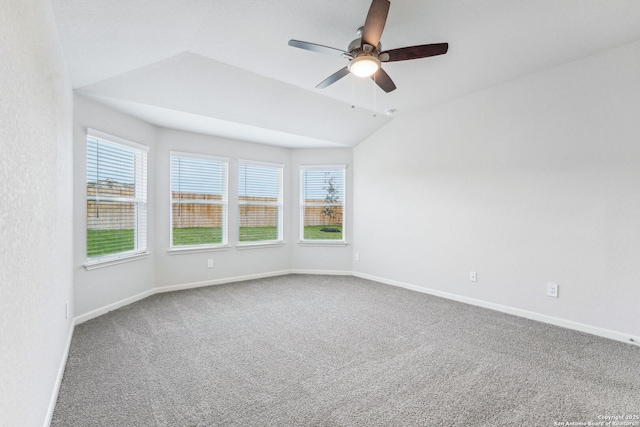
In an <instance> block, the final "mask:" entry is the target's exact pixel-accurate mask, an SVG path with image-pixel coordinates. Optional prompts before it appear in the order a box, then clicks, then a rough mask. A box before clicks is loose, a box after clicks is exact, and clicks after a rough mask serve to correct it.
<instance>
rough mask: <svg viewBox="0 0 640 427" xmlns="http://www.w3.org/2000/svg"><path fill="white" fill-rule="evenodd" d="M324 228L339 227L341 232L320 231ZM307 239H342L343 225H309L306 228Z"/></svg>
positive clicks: (305, 237) (305, 236) (305, 235)
mask: <svg viewBox="0 0 640 427" xmlns="http://www.w3.org/2000/svg"><path fill="white" fill-rule="evenodd" d="M322 228H337V229H339V230H340V232H339V233H328V232H326V231H320V230H321V229H322ZM304 239H305V240H342V227H339V226H334V225H308V226H306V227H305V228H304Z"/></svg>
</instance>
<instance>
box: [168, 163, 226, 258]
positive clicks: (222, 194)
mask: <svg viewBox="0 0 640 427" xmlns="http://www.w3.org/2000/svg"><path fill="white" fill-rule="evenodd" d="M227 170H228V162H227V161H226V160H221V159H214V158H205V157H203V156H198V157H190V156H188V155H179V154H175V153H174V154H173V155H172V156H171V246H172V247H188V246H202V245H225V244H227V241H228V239H227V236H228V232H227V227H228V221H227V212H228V198H227V191H228V190H227Z"/></svg>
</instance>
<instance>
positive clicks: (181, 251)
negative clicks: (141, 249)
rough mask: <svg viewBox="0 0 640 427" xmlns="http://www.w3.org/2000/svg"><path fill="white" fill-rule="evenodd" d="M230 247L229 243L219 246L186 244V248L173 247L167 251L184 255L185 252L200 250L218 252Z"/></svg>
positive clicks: (194, 252) (171, 253)
mask: <svg viewBox="0 0 640 427" xmlns="http://www.w3.org/2000/svg"><path fill="white" fill-rule="evenodd" d="M229 248H230V246H229V245H218V246H186V247H184V248H179V247H176V248H171V249H169V250H168V251H167V253H168V254H169V255H184V254H196V253H199V252H217V251H228V250H229Z"/></svg>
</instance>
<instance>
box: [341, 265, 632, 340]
mask: <svg viewBox="0 0 640 427" xmlns="http://www.w3.org/2000/svg"><path fill="white" fill-rule="evenodd" d="M352 274H353V275H354V276H355V277H360V278H362V279H367V280H373V281H374V282H380V283H384V284H386V285H392V286H398V287H400V288H405V289H409V290H412V291H416V292H421V293H423V294H429V295H434V296H437V297H442V298H446V299H450V300H453V301H458V302H463V303H465V304H470V305H475V306H478V307H483V308H488V309H490V310H495V311H500V312H502V313H507V314H512V315H514V316H519V317H524V318H526V319H531V320H537V321H539V322H543V323H548V324H551V325H555V326H560V327H563V328H567V329H573V330H576V331H580V332H586V333H588V334H591V335H596V336H599V337H604V338H609V339H612V340H616V341H621V342H624V343H627V344H636V345H637V343H640V337H633V336H631V335H627V334H623V333H621V332H616V331H612V330H609V329H604V328H600V327H597V326H592V325H587V324H585V323H580V322H574V321H572V320H567V319H562V318H559V317H554V316H548V315H546V314H540V313H536V312H533V311H528V310H523V309H520V308H514V307H509V306H506V305H501V304H495V303H492V302H488V301H483V300H479V299H475V298H469V297H465V296H462V295H456V294H452V293H449V292H442V291H438V290H435V289H430V288H425V287H422V286H416V285H412V284H409V283H404V282H399V281H397V280H391V279H385V278H383V277H377V276H372V275H370V274H364V273H360V272H356V271H354V272H353V273H352Z"/></svg>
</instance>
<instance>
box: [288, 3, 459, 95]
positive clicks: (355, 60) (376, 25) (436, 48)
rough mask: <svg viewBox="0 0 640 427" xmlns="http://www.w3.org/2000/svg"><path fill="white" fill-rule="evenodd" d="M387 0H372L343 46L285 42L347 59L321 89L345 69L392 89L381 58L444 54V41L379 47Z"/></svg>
mask: <svg viewBox="0 0 640 427" xmlns="http://www.w3.org/2000/svg"><path fill="white" fill-rule="evenodd" d="M389 6H390V3H389V0H373V1H372V2H371V7H370V8H369V13H368V14H367V19H366V20H365V22H364V27H360V28H359V29H358V32H357V34H358V38H357V39H355V40H353V41H352V42H351V43H349V46H348V47H347V50H346V51H344V50H340V49H336V48H333V47H328V46H323V45H319V44H315V43H308V42H303V41H300V40H293V39H292V40H289V46H293V47H297V48H300V49H306V50H310V51H312V52H318V53H324V54H328V55H334V56H340V57H342V58H346V59H348V60H349V63H348V64H347V66H346V67H344V68H342V69H340V70H338V71H336V72H335V73H333V74H332V75H330V76H329V77H327V78H326V79H325V80H324V81H322V82H321V83H320V84H318V85H317V86H316V87H317V88H320V89H323V88H325V87H327V86H329V85H332V84H333V83H335V82H337V81H338V80H340V79H341V78H343V77H344V76H346V75H347V74H349V73H353V74H355V75H356V76H359V77H371V78H372V79H373V81H374V82H375V83H376V84H377V85H378V86H380V88H381V89H382V90H384V91H385V92H387V93H388V92H391V91H393V90H395V89H396V85H395V84H394V83H393V80H391V77H389V75H388V74H387V73H386V72H385V71H384V70H383V69H382V68H381V67H380V65H381V63H382V62H395V61H407V60H409V59H419V58H427V57H429V56H436V55H444V54H445V53H447V50H448V49H449V44H448V43H436V44H423V45H418V46H410V47H401V48H399V49H391V50H387V51H382V45H381V44H380V37H381V36H382V30H383V29H384V24H385V23H386V22H387V15H388V14H389Z"/></svg>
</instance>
